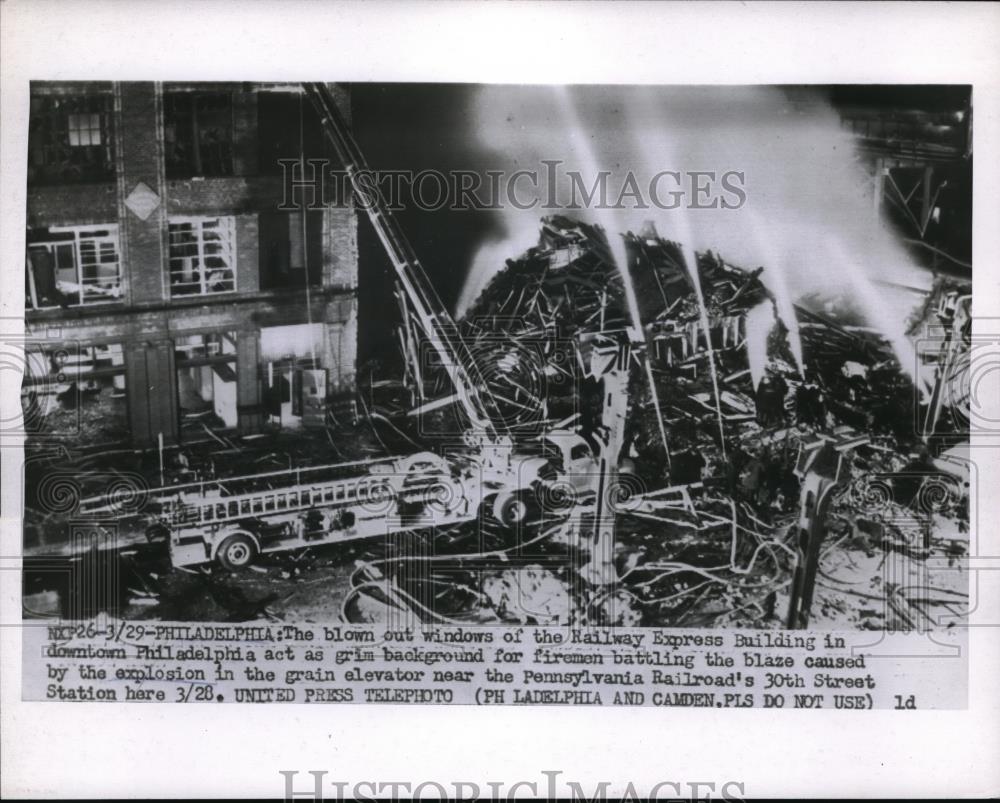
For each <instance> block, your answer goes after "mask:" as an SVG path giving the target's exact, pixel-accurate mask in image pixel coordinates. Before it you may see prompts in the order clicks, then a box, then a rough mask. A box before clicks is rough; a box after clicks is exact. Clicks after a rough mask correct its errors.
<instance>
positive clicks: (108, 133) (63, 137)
mask: <svg viewBox="0 0 1000 803" xmlns="http://www.w3.org/2000/svg"><path fill="white" fill-rule="evenodd" d="M113 115H114V103H113V98H112V96H111V94H110V93H104V92H98V93H88V94H51V95H50V94H33V95H32V96H31V111H30V116H29V124H28V128H29V133H28V183H29V184H75V183H99V182H103V181H110V180H112V179H113V178H114V176H115V158H114V143H113V126H114V122H113ZM83 134H86V137H83V136H82V135H83ZM84 139H86V141H84ZM74 140H75V141H74Z"/></svg>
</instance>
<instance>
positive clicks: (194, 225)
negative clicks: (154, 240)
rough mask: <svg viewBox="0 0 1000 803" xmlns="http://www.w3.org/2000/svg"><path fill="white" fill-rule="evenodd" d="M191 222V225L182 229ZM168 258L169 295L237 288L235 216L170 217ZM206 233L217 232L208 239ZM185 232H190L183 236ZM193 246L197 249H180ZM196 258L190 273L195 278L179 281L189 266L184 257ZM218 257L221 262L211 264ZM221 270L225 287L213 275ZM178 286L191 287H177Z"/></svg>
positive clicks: (172, 296)
mask: <svg viewBox="0 0 1000 803" xmlns="http://www.w3.org/2000/svg"><path fill="white" fill-rule="evenodd" d="M183 226H188V227H190V228H187V229H182V228H181V227H183ZM167 230H168V234H167V239H168V247H167V262H168V268H169V280H170V297H171V298H185V297H187V296H209V295H220V294H223V293H234V292H236V219H235V218H234V217H233V216H232V215H228V216H226V215H221V216H217V217H171V218H170V219H169V220H168V221H167ZM206 233H210V234H212V233H214V234H216V235H217V236H216V237H212V238H209V239H206ZM183 235H190V238H189V239H184V238H183ZM191 247H193V248H194V253H178V251H179V250H180V249H189V248H191ZM185 259H193V260H195V264H192V265H191V266H190V273H191V275H192V276H196V278H195V279H193V280H187V281H178V279H177V277H178V275H180V276H181V277H183V276H184V275H185V274H186V273H187V272H188V270H187V269H186V268H185V266H184V265H183V262H182V260H185ZM210 260H211V261H212V262H215V261H218V262H220V263H221V265H218V264H215V265H210V264H208V262H209V261H210ZM219 271H221V272H222V273H223V274H224V275H223V277H222V279H221V283H222V285H223V286H222V287H221V288H219V289H215V288H214V287H213V286H212V285H211V284H210V282H211V280H212V276H213V275H214V274H215V273H216V272H219ZM178 288H190V289H185V290H178Z"/></svg>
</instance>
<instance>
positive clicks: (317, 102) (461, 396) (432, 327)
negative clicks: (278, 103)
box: [303, 82, 505, 441]
mask: <svg viewBox="0 0 1000 803" xmlns="http://www.w3.org/2000/svg"><path fill="white" fill-rule="evenodd" d="M303 88H304V90H305V93H306V96H307V97H308V98H309V100H310V101H312V104H313V106H314V107H315V108H316V112H317V114H318V115H319V118H320V123H321V126H322V129H323V133H324V135H325V136H326V139H327V141H328V142H329V143H330V145H331V146H332V147H333V149H334V152H335V153H336V156H337V159H338V160H339V161H340V163H341V165H342V166H343V169H344V172H345V173H346V174H347V177H348V180H349V181H350V182H351V186H352V188H353V189H354V193H355V195H356V196H357V203H358V205H359V206H360V207H361V208H362V209H363V210H364V211H365V213H366V214H367V216H368V220H369V221H370V222H371V225H372V228H374V229H375V233H376V234H377V235H378V238H379V241H380V242H381V243H382V247H383V248H384V249H385V252H386V254H387V256H388V257H389V261H390V262H391V263H392V267H393V270H394V271H395V273H396V279H397V281H398V282H399V285H400V287H401V289H402V291H403V295H404V299H405V302H406V303H407V304H408V306H409V307H411V308H412V314H413V315H414V316H415V318H416V320H417V323H418V324H419V326H420V328H421V329H422V330H423V334H424V337H425V338H426V339H427V342H428V343H429V344H430V346H431V347H432V348H433V349H434V350H435V351H436V352H437V355H438V358H439V359H440V361H441V366H442V367H443V368H444V369H445V371H446V372H447V374H448V377H449V379H450V380H451V383H452V385H453V386H454V388H455V392H456V393H457V394H458V400H459V402H460V404H461V405H462V408H463V409H464V411H465V413H466V415H467V416H468V418H469V423H470V425H471V428H472V431H473V432H474V433H476V434H479V435H482V436H484V437H485V438H486V439H487V440H494V441H495V440H496V439H497V438H498V437H502V436H503V435H504V434H505V433H504V429H505V428H504V426H503V424H502V421H503V418H502V416H501V415H500V414H499V411H498V409H497V406H496V401H495V400H494V399H492V398H491V396H490V392H489V388H488V387H487V385H486V383H485V382H484V381H483V377H482V376H481V374H480V372H479V371H478V369H477V367H476V362H475V360H474V359H473V358H472V355H471V354H470V353H469V349H468V346H467V345H466V344H465V342H464V341H463V340H462V338H461V336H460V335H459V332H458V327H457V325H456V324H455V321H454V320H453V319H452V317H451V315H450V314H449V313H448V311H447V309H446V308H445V306H444V304H442V303H441V299H440V298H439V297H438V295H437V292H436V291H435V290H434V287H433V286H432V285H431V283H430V281H429V280H428V279H427V275H426V273H425V272H424V269H423V266H422V265H421V264H420V260H419V259H418V257H417V255H416V253H415V252H414V251H413V248H412V247H411V246H410V244H409V242H408V241H407V239H406V237H405V235H404V234H403V231H402V229H401V228H400V227H399V224H398V223H397V222H396V219H395V217H394V216H393V214H392V212H391V211H390V209H389V207H388V205H387V204H386V203H385V201H384V200H383V198H382V194H381V192H380V191H379V189H378V186H377V184H376V183H375V181H374V173H373V171H372V170H371V169H370V168H369V167H368V164H367V162H366V161H365V158H364V155H363V154H362V153H361V150H360V148H358V145H357V143H356V142H355V141H354V138H353V136H351V134H350V132H349V130H348V126H347V122H346V120H344V117H343V115H342V114H341V112H340V109H338V108H337V103H336V99H335V98H334V96H333V93H332V92H331V91H330V88H329V87H328V86H327V85H326V84H324V83H318V82H314V83H305V84H303Z"/></svg>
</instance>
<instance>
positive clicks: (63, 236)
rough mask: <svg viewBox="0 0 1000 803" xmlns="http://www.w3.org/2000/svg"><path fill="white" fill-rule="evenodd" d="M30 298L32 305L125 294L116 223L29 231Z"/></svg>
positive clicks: (92, 300) (97, 299) (70, 303)
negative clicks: (122, 284)
mask: <svg viewBox="0 0 1000 803" xmlns="http://www.w3.org/2000/svg"><path fill="white" fill-rule="evenodd" d="M27 257H28V259H27V262H28V264H27V271H26V276H25V303H26V305H27V306H28V307H29V308H31V309H47V308H51V307H72V306H78V305H81V304H100V303H106V302H109V301H117V300H119V299H120V298H121V292H122V286H121V262H120V260H119V256H118V226H117V224H108V225H99V226H59V227H55V226H53V227H52V228H49V229H41V230H35V231H29V232H28V254H27Z"/></svg>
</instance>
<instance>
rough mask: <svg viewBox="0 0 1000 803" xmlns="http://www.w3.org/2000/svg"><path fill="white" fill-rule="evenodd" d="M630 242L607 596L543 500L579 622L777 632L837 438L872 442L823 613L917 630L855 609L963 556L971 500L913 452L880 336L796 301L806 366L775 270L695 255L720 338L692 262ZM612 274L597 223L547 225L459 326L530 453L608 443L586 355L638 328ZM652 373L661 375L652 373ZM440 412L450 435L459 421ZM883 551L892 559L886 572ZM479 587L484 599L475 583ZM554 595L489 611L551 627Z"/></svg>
mask: <svg viewBox="0 0 1000 803" xmlns="http://www.w3.org/2000/svg"><path fill="white" fill-rule="evenodd" d="M623 241H624V247H625V252H626V254H627V258H628V278H629V280H630V281H631V283H632V285H633V287H634V292H635V297H636V299H637V301H638V308H639V315H640V324H641V326H642V329H643V335H644V340H645V344H646V346H645V349H644V351H643V353H641V354H639V355H638V358H637V359H635V360H634V361H633V362H632V366H631V369H630V372H629V383H628V394H627V396H628V398H627V404H628V413H627V416H626V418H627V434H626V437H625V446H624V448H623V450H622V465H623V467H624V468H623V470H625V471H627V474H623V475H622V476H624V477H625V479H627V480H628V482H627V483H626V485H628V486H629V487H628V488H626V492H625V496H626V497H631V498H632V501H633V503H632V504H627V505H623V506H622V507H621V508H620V509H619V512H618V513H617V515H616V527H615V529H616V536H615V558H614V560H615V566H616V572H617V577H618V582H617V583H615V584H612V586H611V587H609V588H602V587H597V588H593V587H590V586H588V584H586V583H583V584H581V583H579V582H575V581H574V579H573V578H572V577H571V576H570V575H571V574H572V571H571V570H570V571H567V569H566V568H565V563H566V555H570V556H572V555H573V551H574V549H579V548H580V546H579V543H578V540H577V542H574V535H573V533H574V532H575V531H574V530H572V528H567V525H565V523H564V524H563V526H562V527H560V525H559V512H558V509H555V510H554V509H553V506H552V505H551V504H545V503H544V501H550V500H543V503H542V504H540V505H539V512H538V519H539V521H538V522H537V526H538V527H539V528H542V529H544V528H545V527H548V528H549V529H550V531H551V535H550V536H549V537H548V539H547V542H548V543H549V545H550V546H552V547H554V548H555V553H554V554H556V555H559V556H561V559H562V563H561V564H560V565H559V566H557V567H555V568H552V569H550V570H549V571H550V574H551V578H550V579H551V583H552V584H553V585H555V586H558V587H562V588H568V589H569V595H570V599H571V610H570V611H569V612H568V614H567V618H568V619H572V620H575V621H590V622H601V623H622V624H624V623H632V624H639V623H641V624H659V625H664V624H669V625H690V626H697V625H729V626H755V627H778V626H781V624H782V620H783V618H784V615H785V611H784V608H783V606H785V605H786V604H787V603H786V600H787V596H788V593H789V586H790V584H791V582H792V581H791V578H792V574H793V570H794V567H795V565H796V562H797V561H799V560H801V557H800V556H799V555H798V553H797V543H796V534H797V520H798V516H799V513H800V482H801V476H800V475H799V473H797V472H796V470H795V469H796V463H797V461H798V460H799V459H800V456H801V454H802V451H803V446H804V445H806V444H809V443H814V442H815V441H816V439H817V437H818V436H823V435H824V434H827V433H839V436H840V437H846V436H847V435H851V436H857V435H862V436H864V437H863V440H864V442H863V443H861V444H860V445H859V446H858V448H856V449H855V450H854V452H853V454H852V458H851V459H852V469H851V476H852V477H853V480H852V482H851V483H849V484H848V485H847V486H846V488H845V489H842V490H840V491H838V493H837V494H836V495H835V500H834V503H833V505H832V508H831V515H830V531H829V535H828V538H827V540H826V542H825V546H824V549H825V552H824V556H823V561H824V563H823V564H822V565H821V569H820V571H821V575H820V579H819V582H818V586H819V588H818V591H817V603H816V608H817V615H818V616H820V617H822V616H829V617H830V619H831V621H833V622H835V623H837V624H838V625H846V624H847V623H848V621H849V622H850V624H851V626H866V627H867V626H870V627H883V626H885V625H886V623H887V622H889V621H891V622H894V623H899V622H902V623H904V625H905V623H906V622H908V621H911V620H912V619H913V616H914V614H913V613H912V612H906V611H903V610H901V609H900V610H897V608H894V607H893V606H891V605H890V606H886V607H884V609H879V610H875V611H868V612H867V613H866V615H865V617H864V619H863V621H862V620H860V619H859V617H858V615H857V605H856V604H847V602H846V601H845V598H846V595H849V594H857V593H858V592H859V587H858V585H857V584H858V583H861V584H862V585H863V586H864V587H868V588H869V590H870V591H871V592H872V593H871V596H872V597H873V599H880V598H881V597H880V596H879V593H878V588H879V586H880V585H881V584H882V582H883V577H882V574H883V571H882V569H883V567H884V560H885V555H886V554H887V553H888V552H892V553H895V554H908V555H909V556H910V557H912V558H914V559H917V560H922V559H925V558H926V556H927V555H928V554H929V553H930V552H931V551H932V550H936V549H941V550H945V551H947V552H949V554H954V553H955V551H956V550H958V551H961V550H962V549H963V547H962V546H961V539H962V535H961V533H962V531H963V530H964V526H963V523H962V522H963V517H964V516H965V515H966V514H965V512H964V511H965V494H964V489H963V488H962V487H961V482H960V481H957V480H956V478H955V477H954V475H952V474H948V473H942V472H941V471H940V470H938V469H937V468H936V467H935V465H934V463H933V461H932V459H931V458H930V456H929V455H928V454H927V453H926V450H924V451H921V452H918V450H919V449H921V448H922V447H921V446H920V441H919V439H918V437H917V431H916V428H915V427H914V426H913V422H914V416H915V402H914V400H915V398H918V397H917V395H916V394H915V391H914V387H913V383H912V380H911V379H910V378H909V377H908V376H907V375H906V373H905V372H904V371H903V370H902V366H900V364H899V361H898V360H897V359H896V358H895V356H894V355H893V352H892V349H891V348H890V346H889V344H888V342H887V341H886V340H885V338H883V337H881V336H880V335H879V333H878V332H877V331H875V330H873V329H872V328H870V327H868V326H865V325H864V323H863V321H861V320H860V319H859V318H858V316H857V314H856V313H855V312H854V310H852V309H850V307H846V306H842V307H838V306H836V305H831V304H830V303H829V300H823V304H822V305H821V304H819V303H815V304H811V305H810V306H808V307H807V306H801V305H800V306H797V307H796V318H797V323H798V325H797V327H796V328H797V330H798V336H800V337H801V346H800V348H801V354H802V356H803V359H802V363H803V364H802V366H801V368H800V367H799V365H798V362H799V361H798V360H797V359H796V357H795V351H796V349H795V348H794V347H793V344H792V343H791V342H790V337H791V333H790V332H789V330H788V328H787V327H786V326H785V325H784V323H783V322H782V321H781V320H780V319H779V318H778V316H777V314H776V307H777V305H776V303H775V299H774V297H773V296H772V294H771V293H770V291H769V290H768V288H767V286H766V285H765V284H764V282H763V281H762V278H761V277H762V274H763V273H764V269H763V268H757V269H755V270H744V269H742V268H739V267H736V266H733V265H730V264H728V263H726V262H725V261H724V260H723V259H722V258H721V257H720V256H718V255H715V254H713V253H711V252H705V253H701V254H698V255H697V261H698V265H697V275H698V277H699V280H700V283H701V289H702V294H703V297H704V305H705V312H706V313H707V315H706V317H707V321H708V328H709V335H708V338H707V339H706V336H705V333H704V326H703V324H702V318H701V310H700V308H699V304H698V299H697V295H696V293H695V292H694V287H693V284H692V280H691V274H690V273H689V272H688V271H687V269H686V265H685V260H684V255H683V251H682V249H681V247H680V246H679V245H678V244H676V243H672V242H670V241H668V240H665V239H663V238H661V237H660V236H659V235H658V233H657V232H656V230H655V229H654V228H653V227H652V226H651V225H647V226H646V227H644V229H643V230H642V231H640V232H639V233H638V234H635V233H631V232H628V233H626V234H624V235H623ZM615 265H616V260H615V258H614V256H613V254H612V249H611V248H610V246H609V243H608V240H607V236H606V234H605V232H604V231H603V230H601V229H600V228H599V227H594V226H589V225H587V224H585V223H578V222H575V221H572V220H569V219H567V218H563V217H552V218H547V219H545V220H543V222H542V226H541V232H540V239H539V243H538V246H537V247H534V248H532V249H530V250H529V251H528V252H526V253H525V254H523V255H522V256H520V257H519V258H517V259H512V260H509V261H508V262H507V264H506V267H505V269H504V270H502V271H501V272H500V273H499V274H497V275H496V276H495V277H494V278H493V279H492V281H491V282H490V283H489V284H488V285H487V287H486V288H485V290H484V291H483V293H482V294H481V296H480V298H479V299H478V300H477V301H476V302H475V304H474V305H473V306H472V307H471V308H470V310H469V311H468V313H467V314H466V316H465V318H464V319H463V320H462V321H461V322H460V325H461V328H462V335H463V337H464V338H465V339H466V341H467V342H468V343H469V344H470V350H471V352H472V353H473V354H474V355H476V356H478V357H479V358H480V359H481V360H482V362H483V364H485V365H488V366H489V367H490V370H489V372H488V373H487V375H486V377H485V378H486V380H487V381H488V385H489V389H490V391H491V392H492V394H493V395H494V396H495V397H496V398H497V399H498V400H499V403H500V405H501V406H502V407H503V409H504V410H505V412H506V413H507V414H508V416H509V417H508V419H507V420H508V422H509V423H510V431H511V432H512V433H513V435H514V437H515V438H516V439H518V440H519V442H520V443H521V444H523V446H524V448H531V447H532V446H533V445H535V444H537V443H538V442H539V441H540V440H544V433H545V432H546V431H548V430H550V429H551V428H553V427H567V426H568V427H570V428H574V429H576V430H577V431H579V432H581V433H583V434H584V435H589V434H590V433H594V432H599V431H600V428H601V422H600V409H601V397H602V388H601V385H600V384H599V383H598V382H595V381H594V380H593V378H592V377H589V376H588V374H587V371H586V369H585V365H584V361H583V359H582V358H581V348H580V344H581V342H584V341H585V340H586V339H587V338H588V337H590V336H593V335H595V334H598V333H601V332H609V331H613V330H616V329H625V328H627V327H628V326H629V325H630V323H631V322H630V320H629V313H628V309H627V302H626V288H625V286H624V283H623V277H622V276H621V273H620V272H619V271H618V270H617V268H616V267H615ZM761 313H763V315H762V314H761ZM755 318H756V320H754V319H755ZM761 320H763V321H764V326H763V327H761V325H760V321H761ZM707 343H710V344H711V345H710V348H709V347H708V346H707ZM754 351H756V352H757V354H756V356H755V355H754V353H753V352H754ZM710 356H711V358H712V359H714V361H715V367H716V369H717V374H718V378H719V379H718V393H717V394H716V392H715V387H714V386H713V383H712V382H711V379H710V371H709V365H708V361H709V358H710ZM642 360H648V363H649V367H650V368H651V371H650V372H648V373H647V372H644V371H643V370H641V368H640V365H641V361H642ZM755 360H756V362H757V363H758V364H757V365H753V364H752V363H753V362H754V361H755ZM649 376H652V378H653V382H654V383H655V394H654V393H653V392H652V389H651V388H650V385H649V379H648V377H649ZM444 391H445V389H444V388H443V387H442V388H441V392H442V393H443V392H444ZM438 414H439V415H441V416H442V418H439V419H437V420H436V421H437V423H440V421H441V420H443V417H444V416H446V415H447V414H446V413H438ZM658 418H659V420H658ZM661 422H662V427H661ZM720 422H721V423H720ZM426 424H427V422H425V425H426ZM434 424H435V420H431V423H430V427H431V431H433V426H434ZM664 432H665V433H666V443H664V440H663V433H664ZM720 432H721V435H720ZM873 478H874V479H873ZM880 483H881V484H880ZM678 486H684V487H685V488H686V496H687V497H688V499H687V502H686V503H685V504H676V503H674V502H670V503H663V502H662V501H661V500H658V499H657V498H656V492H657V491H658V490H659V489H664V488H676V487H678ZM880 488H881V490H882V491H883V492H884V493H883V494H882V496H879V495H878V494H879V489H880ZM927 499H933V500H935V501H933V502H932V503H930V504H928V503H927V501H926V500H927ZM570 507H572V506H570ZM467 546H468V544H467V543H466V544H465V545H464V547H463V548H465V547H467ZM559 546H561V547H562V549H563V550H564V551H562V552H560V551H559V548H558V547H559ZM845 555H846V556H847V563H849V564H850V566H851V567H852V568H851V571H852V572H853V574H851V579H850V580H848V581H847V583H848V584H855V585H854V587H853V588H847V587H846V586H844V585H843V583H841V582H839V581H838V580H837V579H836V578H834V579H830V577H829V576H828V577H826V578H824V577H823V575H822V572H824V571H825V569H823V566H826V565H828V564H829V565H834V564H836V565H838V566H840V565H842V564H843V563H844V561H842V560H840V558H842V557H843V556H845ZM858 555H860V556H862V557H863V558H864V561H863V563H864V564H865V566H863V567H860V568H859V566H858V561H857V560H856V558H857V557H858ZM876 555H878V557H880V558H881V561H879V560H872V558H873V557H874V556H876ZM556 563H559V561H558V560H557V561H556ZM538 571H539V569H538V568H537V567H533V568H532V569H531V572H532V574H531V575H530V577H529V580H530V582H528V583H527V587H528V588H529V589H530V588H531V587H534V586H537V585H538V576H537V573H538ZM542 571H545V570H544V569H543V570H542ZM858 572H860V574H861V579H860V580H859V579H858V577H856V576H855V575H856V574H857V573H858ZM479 577H480V582H481V587H482V588H483V589H485V588H487V587H489V588H493V589H496V588H497V587H503V585H504V582H509V581H510V577H511V574H510V570H508V569H504V570H496V571H494V572H493V573H490V572H489V571H487V572H486V573H485V577H486V579H485V580H483V579H482V577H483V575H482V573H480V575H479ZM502 578H503V579H502ZM464 579H465V580H466V581H468V582H469V583H472V584H474V578H473V577H472V576H471V574H470V576H469V577H466V578H464ZM438 582H440V580H438ZM828 586H829V587H831V588H832V590H831V588H828ZM845 589H846V590H845ZM550 591H551V589H549V590H547V591H545V592H540V593H539V595H538V599H537V605H534V604H533V602H532V599H533V596H532V594H531V593H530V592H524V591H522V595H521V598H520V603H519V611H518V612H517V613H516V614H512V613H511V612H510V610H509V608H508V606H507V605H506V603H505V602H503V600H505V599H506V597H503V595H501V598H502V599H501V602H499V603H498V602H497V600H495V599H494V600H490V599H484V600H482V601H481V606H482V607H484V608H490V607H491V608H492V609H493V612H494V613H495V614H496V615H497V616H498V617H499V618H501V619H503V618H507V619H510V618H517V619H523V618H524V610H526V609H531V608H532V607H537V610H538V611H539V614H538V620H539V621H543V620H547V619H548V618H550V616H551V608H550V605H549V597H550V596H551V593H550ZM953 593H956V594H958V593H961V592H960V590H959V589H957V588H956V589H955V590H954V592H953ZM485 596H487V597H489V596H490V595H488V594H487V595H485ZM492 596H496V594H495V593H494V594H493V595H492ZM543 597H544V599H543ZM949 599H950V601H951V602H954V598H951V597H949ZM894 604H896V603H894Z"/></svg>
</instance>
